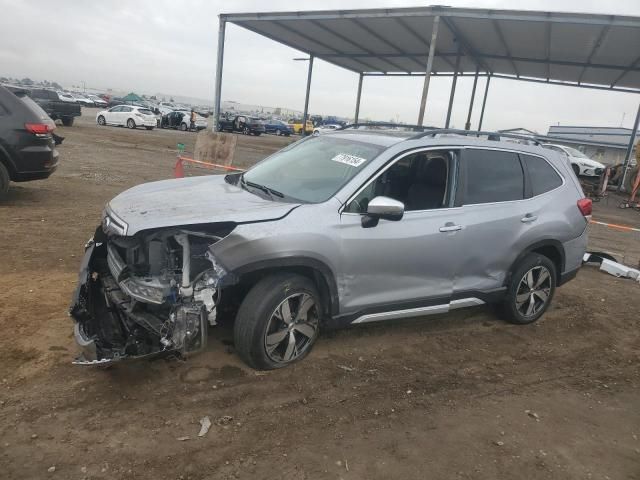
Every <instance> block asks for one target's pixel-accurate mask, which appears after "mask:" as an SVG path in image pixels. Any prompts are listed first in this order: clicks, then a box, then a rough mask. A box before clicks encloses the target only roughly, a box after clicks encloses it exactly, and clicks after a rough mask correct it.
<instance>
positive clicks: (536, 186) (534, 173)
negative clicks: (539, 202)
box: [520, 154, 562, 197]
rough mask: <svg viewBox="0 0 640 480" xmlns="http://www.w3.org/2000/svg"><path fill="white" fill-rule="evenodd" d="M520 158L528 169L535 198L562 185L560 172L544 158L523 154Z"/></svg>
mask: <svg viewBox="0 0 640 480" xmlns="http://www.w3.org/2000/svg"><path fill="white" fill-rule="evenodd" d="M520 158H522V160H523V161H524V164H525V165H526V167H527V172H528V173H529V181H530V183H531V193H532V194H533V196H534V197H535V196H536V195H541V194H543V193H546V192H549V191H551V190H553V189H555V188H558V187H559V186H560V185H562V178H560V175H558V172H556V171H555V169H554V168H553V167H552V166H551V165H549V163H548V162H547V161H546V160H545V159H544V158H541V157H534V156H533V155H522V154H521V155H520Z"/></svg>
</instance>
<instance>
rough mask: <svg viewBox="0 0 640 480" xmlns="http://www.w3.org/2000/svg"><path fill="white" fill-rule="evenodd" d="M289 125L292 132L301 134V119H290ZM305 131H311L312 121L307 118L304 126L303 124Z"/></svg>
mask: <svg viewBox="0 0 640 480" xmlns="http://www.w3.org/2000/svg"><path fill="white" fill-rule="evenodd" d="M289 127H291V130H293V132H294V133H295V134H296V135H301V134H302V119H298V120H296V119H295V118H292V119H290V120H289ZM305 131H306V133H313V122H312V121H311V120H307V122H306V126H305Z"/></svg>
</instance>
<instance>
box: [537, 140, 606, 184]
mask: <svg viewBox="0 0 640 480" xmlns="http://www.w3.org/2000/svg"><path fill="white" fill-rule="evenodd" d="M542 146H543V147H544V148H548V149H549V150H554V151H556V152H559V153H564V154H565V155H566V156H567V158H568V159H569V162H570V163H571V168H573V171H574V172H575V173H576V175H577V176H579V177H581V176H585V177H598V176H600V174H601V173H602V171H603V170H604V169H605V168H607V167H606V166H605V165H603V164H602V163H600V162H596V161H595V160H591V159H590V158H589V157H587V156H586V155H585V154H584V153H582V152H581V151H580V150H576V149H575V148H571V147H565V146H564V145H555V144H551V143H545V144H543V145H542Z"/></svg>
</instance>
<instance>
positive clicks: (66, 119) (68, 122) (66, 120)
mask: <svg viewBox="0 0 640 480" xmlns="http://www.w3.org/2000/svg"><path fill="white" fill-rule="evenodd" d="M62 125H64V126H65V127H72V126H73V117H62Z"/></svg>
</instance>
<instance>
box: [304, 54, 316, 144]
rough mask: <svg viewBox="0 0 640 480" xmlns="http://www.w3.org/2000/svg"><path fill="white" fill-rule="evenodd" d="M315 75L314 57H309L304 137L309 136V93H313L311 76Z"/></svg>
mask: <svg viewBox="0 0 640 480" xmlns="http://www.w3.org/2000/svg"><path fill="white" fill-rule="evenodd" d="M312 73H313V55H309V70H308V71H307V93H306V95H305V97H304V112H303V113H302V136H303V137H306V136H307V115H308V114H309V93H310V92H311V74H312Z"/></svg>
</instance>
